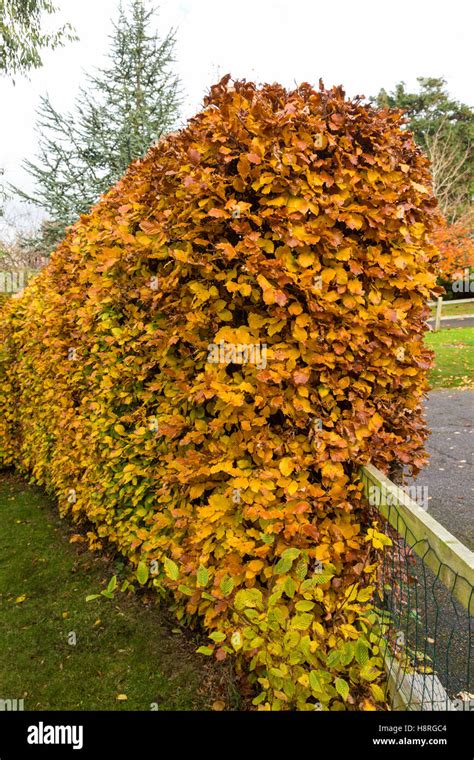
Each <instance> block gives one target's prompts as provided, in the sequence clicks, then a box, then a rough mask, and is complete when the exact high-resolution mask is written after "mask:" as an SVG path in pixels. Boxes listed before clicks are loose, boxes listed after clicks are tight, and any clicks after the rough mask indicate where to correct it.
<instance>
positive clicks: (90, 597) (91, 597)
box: [86, 594, 100, 602]
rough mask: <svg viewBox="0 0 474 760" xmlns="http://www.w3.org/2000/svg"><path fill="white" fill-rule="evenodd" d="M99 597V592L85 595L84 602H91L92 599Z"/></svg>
mask: <svg viewBox="0 0 474 760" xmlns="http://www.w3.org/2000/svg"><path fill="white" fill-rule="evenodd" d="M99 597H100V594H89V596H86V602H92V600H93V599H98V598H99Z"/></svg>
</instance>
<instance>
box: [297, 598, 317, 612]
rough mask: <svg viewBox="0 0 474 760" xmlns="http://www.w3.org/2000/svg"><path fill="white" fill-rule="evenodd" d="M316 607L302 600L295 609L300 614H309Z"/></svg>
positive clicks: (312, 603)
mask: <svg viewBox="0 0 474 760" xmlns="http://www.w3.org/2000/svg"><path fill="white" fill-rule="evenodd" d="M313 607H314V602H307V601H305V600H302V601H301V602H296V604H295V609H297V610H298V612H309V611H310V610H312V609H313Z"/></svg>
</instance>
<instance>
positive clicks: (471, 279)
mask: <svg viewBox="0 0 474 760" xmlns="http://www.w3.org/2000/svg"><path fill="white" fill-rule="evenodd" d="M451 289H452V291H453V293H474V271H473V272H470V271H469V267H466V268H465V269H464V271H463V276H462V277H460V278H459V279H457V280H453V283H452V285H451ZM446 303H449V301H446Z"/></svg>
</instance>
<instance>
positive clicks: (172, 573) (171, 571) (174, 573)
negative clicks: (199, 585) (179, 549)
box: [163, 557, 179, 581]
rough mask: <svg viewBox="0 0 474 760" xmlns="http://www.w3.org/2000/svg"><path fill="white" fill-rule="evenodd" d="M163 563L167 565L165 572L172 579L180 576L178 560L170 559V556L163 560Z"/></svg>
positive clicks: (175, 579) (174, 579)
mask: <svg viewBox="0 0 474 760" xmlns="http://www.w3.org/2000/svg"><path fill="white" fill-rule="evenodd" d="M163 564H164V566H165V573H166V575H167V576H168V578H170V579H171V580H172V581H177V580H178V578H179V568H178V565H177V564H176V562H173V560H172V559H168V557H166V558H165V560H164V561H163Z"/></svg>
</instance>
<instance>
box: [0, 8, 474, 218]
mask: <svg viewBox="0 0 474 760" xmlns="http://www.w3.org/2000/svg"><path fill="white" fill-rule="evenodd" d="M124 1H125V2H126V0H124ZM55 4H56V5H57V6H58V9H59V10H58V14H57V20H58V22H59V21H61V20H68V21H70V22H71V23H72V24H73V25H74V27H75V28H76V31H77V33H78V36H79V38H80V39H79V42H75V43H72V44H68V45H67V47H66V48H64V49H61V50H56V51H54V52H48V53H46V54H45V55H44V63H45V65H44V67H43V68H42V69H39V70H38V71H34V72H32V73H31V75H30V77H29V79H25V78H23V79H19V80H17V82H16V84H15V85H13V84H12V83H11V82H10V81H9V80H7V79H5V78H3V79H1V80H0V104H1V106H2V108H1V111H2V113H1V118H0V167H3V168H4V170H5V177H6V179H7V181H10V182H14V183H15V184H19V185H21V186H23V187H26V188H28V189H30V188H31V181H30V179H29V177H28V175H27V174H26V172H25V171H24V170H23V169H22V167H21V163H22V161H23V159H25V158H27V157H29V158H32V157H33V156H34V154H35V150H36V145H37V135H36V132H35V110H36V108H37V106H38V102H39V97H40V95H41V94H44V93H49V95H50V97H51V99H52V101H53V103H54V104H55V105H56V106H57V107H59V108H62V109H68V108H70V107H72V106H73V102H74V97H75V94H76V93H77V90H78V87H79V86H80V84H81V81H82V72H83V71H84V70H86V71H87V70H90V69H91V68H93V67H94V66H96V65H100V64H101V63H102V62H103V55H104V50H105V49H106V48H107V45H108V39H107V35H108V34H109V32H110V29H111V26H110V19H111V18H112V17H113V16H114V15H116V11H117V6H118V0H55ZM158 5H159V7H160V13H159V17H158V24H157V27H158V30H160V29H162V30H167V29H168V28H170V27H175V28H176V30H177V47H176V56H177V64H176V68H177V73H178V74H179V75H180V77H181V80H182V84H183V89H184V96H185V103H184V109H183V113H184V116H186V117H189V116H191V115H192V114H193V113H194V112H195V111H197V110H198V109H199V107H200V104H201V102H202V98H203V95H204V94H205V92H206V91H207V89H208V88H209V86H210V85H211V84H212V83H213V82H215V81H217V79H218V78H220V77H221V76H223V75H224V74H226V73H227V72H229V73H231V74H232V76H233V77H236V78H238V77H244V78H246V79H251V80H256V81H259V82H267V81H268V82H275V81H278V82H281V83H282V84H284V85H289V86H292V85H294V84H295V83H298V84H299V83H300V82H303V81H308V82H310V83H312V84H317V82H318V80H319V78H320V77H322V78H323V80H324V83H325V85H326V86H331V85H333V84H342V85H343V86H344V88H345V90H346V92H347V93H348V94H349V95H356V94H362V95H367V96H368V95H374V94H376V93H377V92H378V91H379V89H380V88H381V87H385V88H386V89H392V88H393V86H394V85H395V84H396V83H397V82H398V81H400V80H403V81H404V82H406V84H407V86H409V87H410V88H414V87H415V86H416V77H417V76H444V77H445V78H446V80H447V82H448V89H449V91H450V93H451V94H452V96H454V97H455V98H456V99H458V100H462V101H463V102H465V103H469V104H470V105H472V104H473V101H474V97H473V86H472V39H471V35H472V21H473V18H472V15H473V14H472V7H473V3H470V2H468V0H450V2H445V1H443V2H441V0H333V2H330V0H328V1H327V2H323V0H235V1H233V0H161V2H159V3H158ZM18 208H19V207H18V206H17V205H16V204H15V203H13V204H10V214H14V215H15V216H18V215H19V211H18ZM21 213H23V212H21ZM33 216H34V214H33Z"/></svg>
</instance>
